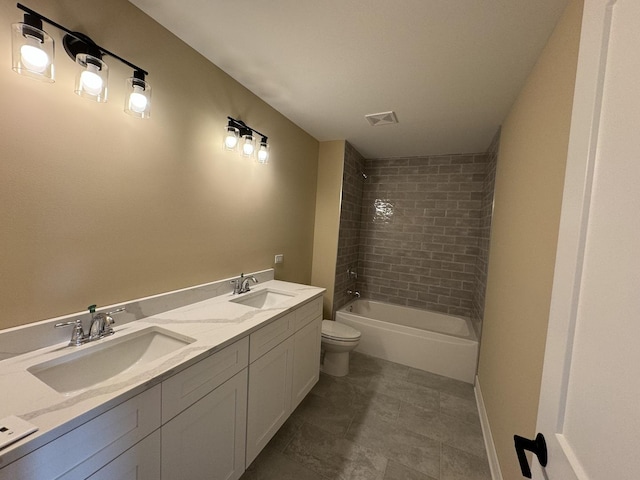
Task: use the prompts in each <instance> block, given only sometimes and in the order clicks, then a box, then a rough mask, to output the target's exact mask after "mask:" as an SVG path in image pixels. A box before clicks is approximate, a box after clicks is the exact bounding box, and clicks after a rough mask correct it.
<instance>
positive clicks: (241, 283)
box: [230, 273, 258, 295]
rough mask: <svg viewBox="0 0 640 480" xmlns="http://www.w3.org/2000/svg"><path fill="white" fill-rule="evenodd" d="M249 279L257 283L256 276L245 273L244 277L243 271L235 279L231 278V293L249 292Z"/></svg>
mask: <svg viewBox="0 0 640 480" xmlns="http://www.w3.org/2000/svg"><path fill="white" fill-rule="evenodd" d="M250 280H253V283H258V279H257V278H256V277H254V276H253V275H247V276H246V277H245V276H244V273H241V274H240V277H239V278H236V279H235V280H231V282H230V283H231V284H232V285H233V295H236V294H239V293H247V292H250V291H251V288H250V287H249V281H250Z"/></svg>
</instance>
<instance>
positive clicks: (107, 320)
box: [54, 305, 124, 347]
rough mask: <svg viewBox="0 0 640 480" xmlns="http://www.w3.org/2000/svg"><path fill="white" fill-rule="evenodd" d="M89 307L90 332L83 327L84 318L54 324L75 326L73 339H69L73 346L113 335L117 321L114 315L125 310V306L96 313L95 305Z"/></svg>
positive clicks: (57, 325) (56, 325) (56, 326)
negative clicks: (86, 331)
mask: <svg viewBox="0 0 640 480" xmlns="http://www.w3.org/2000/svg"><path fill="white" fill-rule="evenodd" d="M87 308H88V309H89V313H90V314H91V323H90V324H89V333H85V332H84V328H82V319H80V318H78V319H76V321H75V322H62V323H56V324H55V325H54V327H55V328H60V327H67V326H73V332H72V333H71V340H70V341H69V345H71V346H74V347H78V346H80V345H83V344H85V343H87V342H92V341H94V340H99V339H101V338H104V337H108V336H109V335H113V333H114V331H113V327H112V325H113V324H114V323H116V322H115V320H114V319H113V317H112V315H114V314H116V313H120V312H124V308H118V309H116V310H113V311H111V312H100V313H96V306H95V305H90V306H89V307H87Z"/></svg>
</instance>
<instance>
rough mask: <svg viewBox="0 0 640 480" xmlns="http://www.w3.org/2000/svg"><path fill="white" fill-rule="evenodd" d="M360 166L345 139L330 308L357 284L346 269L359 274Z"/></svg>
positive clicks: (347, 298)
mask: <svg viewBox="0 0 640 480" xmlns="http://www.w3.org/2000/svg"><path fill="white" fill-rule="evenodd" d="M364 167H365V160H364V158H363V157H362V155H360V153H358V151H357V150H356V149H355V148H353V146H351V144H349V143H348V142H346V144H345V154H344V173H343V178H342V202H341V207H340V231H339V234H338V255H337V261H336V280H335V287H334V288H335V290H334V296H333V306H334V308H333V311H334V312H335V310H336V309H338V308H340V307H342V306H343V305H345V304H347V303H349V301H350V300H351V299H352V297H350V296H349V295H347V290H352V291H355V290H357V288H358V286H357V281H356V279H355V278H350V277H349V275H348V274H347V269H349V268H353V269H354V270H355V271H356V272H357V273H358V274H362V271H361V269H360V268H359V265H358V255H359V251H360V225H361V221H360V220H361V218H360V217H361V213H362V192H363V187H364V184H365V178H364V177H363V175H362V174H363V173H364V172H365V168H364Z"/></svg>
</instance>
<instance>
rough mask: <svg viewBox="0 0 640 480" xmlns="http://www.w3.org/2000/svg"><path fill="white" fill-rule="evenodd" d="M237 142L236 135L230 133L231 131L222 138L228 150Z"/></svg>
mask: <svg viewBox="0 0 640 480" xmlns="http://www.w3.org/2000/svg"><path fill="white" fill-rule="evenodd" d="M237 144H238V137H236V136H235V135H232V134H231V133H229V134H228V135H227V136H226V137H225V139H224V145H225V147H227V148H228V149H229V150H233V149H234V148H236V145H237Z"/></svg>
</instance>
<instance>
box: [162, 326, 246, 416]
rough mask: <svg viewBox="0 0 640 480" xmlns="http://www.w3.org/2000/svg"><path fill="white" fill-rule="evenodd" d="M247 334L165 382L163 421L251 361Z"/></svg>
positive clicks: (220, 383) (201, 396) (163, 385)
mask: <svg viewBox="0 0 640 480" xmlns="http://www.w3.org/2000/svg"><path fill="white" fill-rule="evenodd" d="M248 353H249V338H248V337H245V338H243V339H241V340H238V341H237V342H235V343H233V344H231V345H229V346H228V347H225V348H224V349H222V350H220V351H219V352H216V353H214V354H213V355H211V356H209V357H207V358H205V359H204V360H201V361H199V362H198V363H196V364H195V365H192V366H191V367H189V368H187V369H186V370H183V371H182V372H180V373H177V374H176V375H174V376H173V377H170V378H168V379H167V380H165V381H164V382H162V423H166V422H167V421H169V420H170V419H171V418H173V417H175V416H176V415H177V414H179V413H180V412H182V411H183V410H185V409H186V408H188V407H189V406H191V405H193V404H194V403H196V402H197V401H198V400H200V399H201V398H203V397H204V396H205V395H207V394H208V393H209V392H212V391H213V390H214V389H215V388H216V387H218V386H219V385H222V384H223V383H224V382H226V381H227V380H229V379H230V378H231V377H233V376H234V375H235V374H236V373H238V372H239V371H240V370H242V369H243V368H245V367H246V366H247V364H248Z"/></svg>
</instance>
